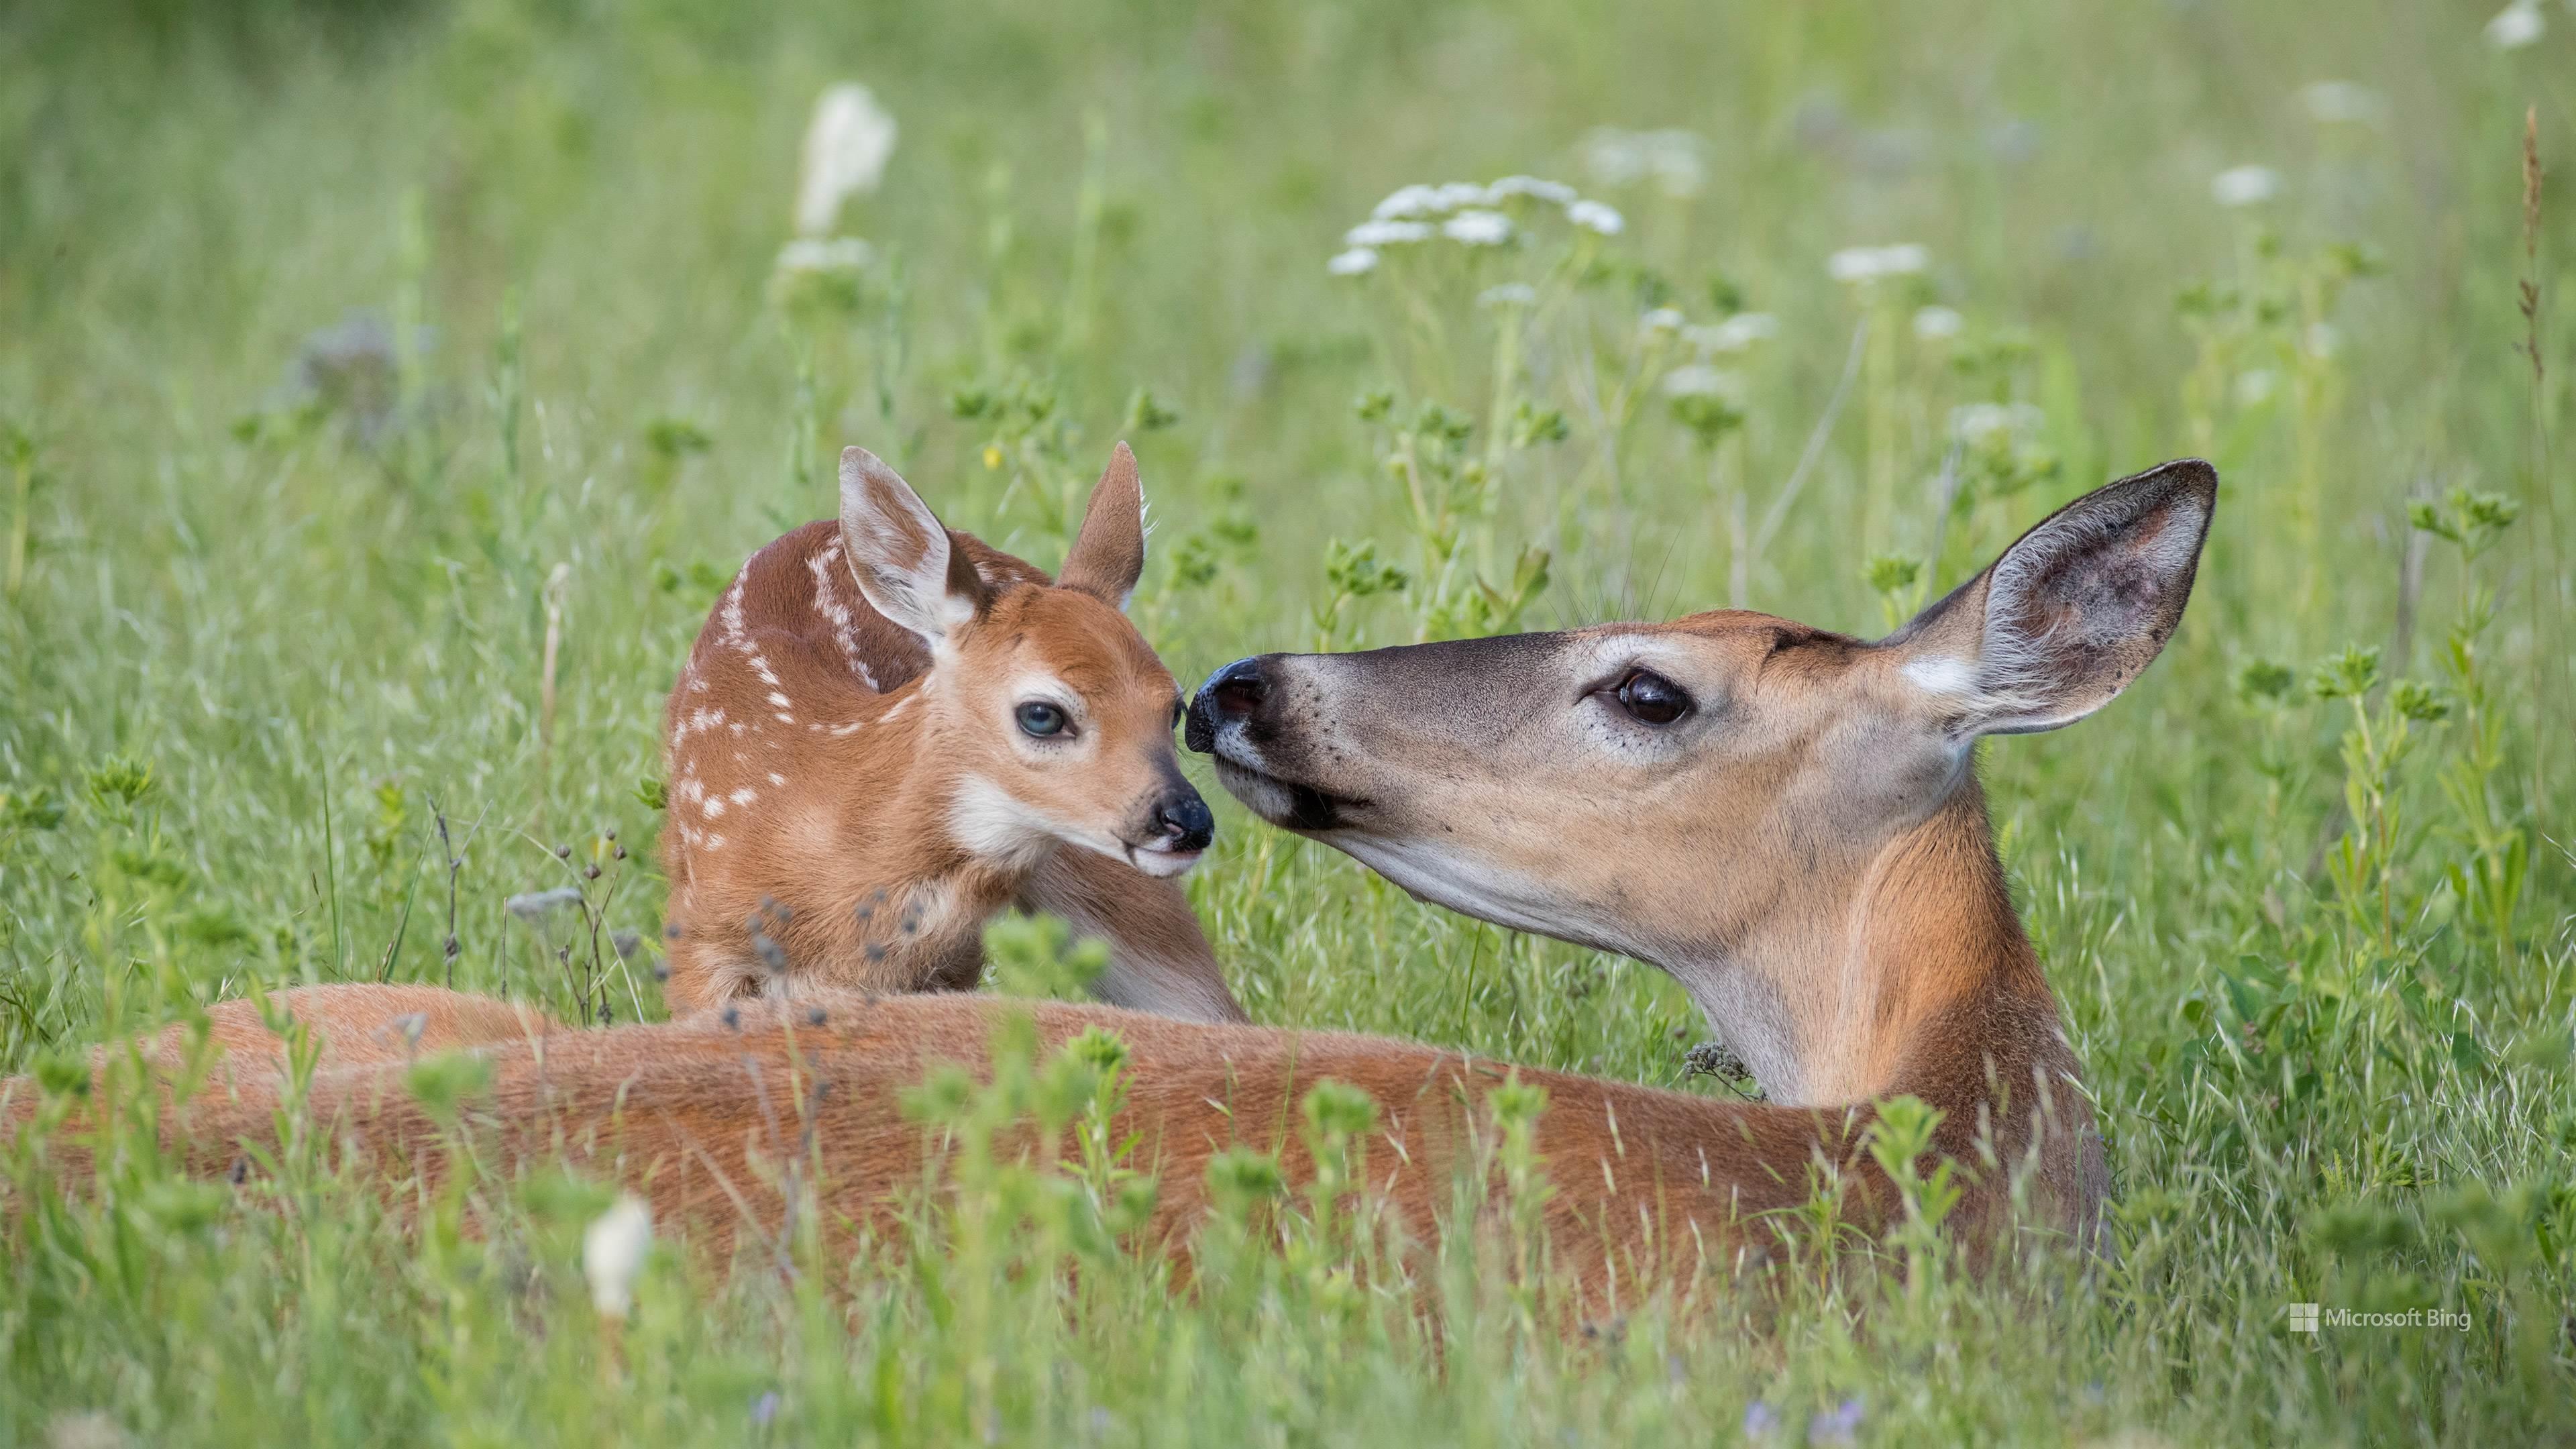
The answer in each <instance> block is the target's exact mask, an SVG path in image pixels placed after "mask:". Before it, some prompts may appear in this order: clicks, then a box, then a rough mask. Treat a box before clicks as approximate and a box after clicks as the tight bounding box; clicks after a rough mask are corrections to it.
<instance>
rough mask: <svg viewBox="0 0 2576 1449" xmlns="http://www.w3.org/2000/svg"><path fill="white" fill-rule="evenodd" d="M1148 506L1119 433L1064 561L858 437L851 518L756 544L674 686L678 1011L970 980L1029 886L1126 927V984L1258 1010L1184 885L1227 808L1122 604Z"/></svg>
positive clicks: (1094, 922) (1103, 926) (1115, 927)
mask: <svg viewBox="0 0 2576 1449" xmlns="http://www.w3.org/2000/svg"><path fill="white" fill-rule="evenodd" d="M1143 508H1144V494H1143V492H1142V491H1141V489H1140V488H1139V486H1138V483H1137V478H1136V459H1135V455H1133V454H1132V453H1130V452H1128V450H1127V445H1126V444H1124V443H1121V444H1119V445H1118V446H1117V448H1116V450H1115V451H1114V452H1113V453H1112V454H1111V455H1110V459H1109V467H1108V471H1106V472H1104V473H1102V474H1101V476H1100V482H1099V484H1098V486H1096V487H1095V488H1094V489H1093V490H1092V495H1091V503H1090V506H1089V508H1088V510H1087V511H1086V512H1085V513H1084V515H1083V520H1082V529H1081V532H1080V533H1079V534H1078V535H1076V537H1075V538H1074V541H1073V546H1072V548H1071V549H1070V550H1069V551H1068V552H1067V553H1066V555H1065V560H1064V568H1063V570H1062V572H1061V573H1060V574H1059V575H1058V576H1057V577H1056V578H1055V579H1052V580H1050V579H1049V578H1048V577H1047V576H1046V575H1045V574H1044V573H1042V572H1040V571H1039V570H1038V569H1036V568H1034V567H1032V566H1030V565H1029V564H1027V563H1024V562H1022V561H1021V560H1019V559H1016V558H1013V557H1011V556H1010V555H1009V554H1006V553H1002V552H1000V551H999V550H996V549H993V548H990V547H987V546H986V545H985V544H984V543H982V542H981V541H979V540H978V539H976V538H974V537H973V536H971V535H969V534H964V533H958V532H955V531H952V530H950V529H947V528H944V527H942V526H941V525H940V522H939V520H938V519H937V518H936V517H934V516H932V514H931V512H930V510H929V508H928V507H926V506H925V505H924V504H923V503H922V501H921V498H920V496H919V495H918V494H916V493H914V492H913V490H912V488H911V486H910V485H909V484H907V483H905V482H904V481H903V479H902V478H900V477H898V476H897V475H896V474H895V471H894V470H893V469H891V468H889V467H887V466H886V465H885V464H884V463H882V462H880V461H879V460H878V459H877V457H876V455H874V454H872V453H870V452H868V451H867V450H866V449H864V448H850V449H846V450H844V451H843V452H842V454H841V516H840V518H839V519H838V520H837V521H831V520H826V521H822V522H816V523H809V524H807V525H805V526H804V527H802V528H799V529H797V530H795V531H794V532H792V533H789V534H788V535H786V536H785V537H783V538H781V539H779V540H778V541H777V542H775V543H772V544H770V545H769V546H768V547H767V548H764V549H762V550H761V551H760V552H758V553H756V554H754V555H752V558H751V561H750V562H749V563H746V564H745V565H743V569H742V573H741V574H740V576H738V577H737V578H735V580H734V581H733V586H732V587H731V588H729V589H727V590H726V591H725V593H724V596H723V598H722V599H721V600H719V601H718V602H717V604H716V606H715V610H714V612H713V613H712V614H711V615H710V616H709V617H708V619H707V623H706V627H705V629H704V630H703V631H701V632H700V633H699V635H698V641H697V645H696V647H695V648H694V649H692V650H691V651H690V653H689V661H688V664H687V666H686V667H684V668H683V669H682V670H681V671H680V677H679V682H678V683H677V684H676V685H675V686H674V687H673V688H672V690H671V696H670V704H669V707H668V710H667V715H666V719H665V727H664V739H665V745H666V754H667V757H668V766H669V780H670V783H669V786H668V807H669V812H670V813H669V819H668V821H667V823H666V825H665V827H664V829H663V831H662V858H663V864H664V868H665V870H666V872H667V874H668V875H669V877H670V883H671V900H670V907H669V911H668V920H669V926H668V928H667V934H668V935H669V936H670V947H671V956H670V978H669V981H668V982H667V983H666V985H665V988H664V990H665V992H666V994H667V995H668V997H669V1000H670V1004H671V1009H672V1012H673V1014H674V1015H678V1014H682V1013H686V1012H689V1011H693V1010H698V1009H702V1008H705V1007H708V1006H713V1005H717V1004H721V1003H723V1002H725V1001H729V1000H732V999H734V998H737V997H742V996H749V995H756V994H761V993H770V994H793V993H799V992H805V991H811V990H815V989H821V988H833V987H840V988H857V989H864V990H872V991H920V990H929V989H936V988H952V989H953V988H964V987H971V986H973V985H974V984H975V982H976V979H977V978H978V976H979V975H980V974H981V972H982V968H983V952H982V939H983V928H984V924H985V922H986V921H987V920H988V919H990V918H991V917H992V915H993V914H994V913H995V912H997V911H999V910H1002V909H1003V908H1005V907H1008V906H1012V905H1018V906H1023V907H1026V908H1028V909H1031V910H1042V911H1050V912H1053V913H1055V914H1057V915H1060V916H1062V917H1064V918H1065V919H1066V920H1068V921H1069V922H1071V923H1072V924H1073V925H1074V926H1075V928H1076V929H1078V930H1080V931H1082V932H1084V933H1085V934H1089V935H1095V936H1099V937H1102V938H1105V940H1106V941H1107V944H1108V945H1109V948H1110V964H1109V969H1108V971H1107V973H1106V975H1105V976H1104V977H1103V978H1102V980H1101V982H1100V992H1101V995H1102V996H1103V997H1105V998H1106V999H1108V1000H1109V1001H1111V1002H1114V1003H1117V1004H1119V1005H1122V1006H1132V1007H1138V1008H1141V1009H1144V1010H1149V1011H1157V1012H1162V1013H1164V1014H1167V1015H1172V1016H1179V1017H1185V1018H1190V1019H1194V1020H1204V1021H1240V1020H1242V1019H1243V1012H1242V1009H1241V1008H1240V1007H1238V1006H1237V1005H1236V1004H1235V1000H1234V997H1233V995H1232V994H1231V993H1230V992H1228V991H1227V990H1226V986H1225V981H1224V978H1223V977H1222V976H1220V975H1219V974H1218V971H1217V967H1216V958H1215V955H1214V954H1213V953H1212V952H1211V951H1210V950H1209V949H1208V945H1207V941H1206V938H1205V937H1204V936H1203V935H1202V934H1201V933H1200V931H1199V923H1198V918H1197V917H1196V916H1195V915H1194V914H1192V913H1191V911H1190V907H1189V902H1188V900H1187V899H1186V898H1185V897H1184V896H1183V895H1182V893H1181V888H1180V885H1179V883H1178V882H1177V881H1175V880H1173V879H1171V877H1174V876H1177V875H1179V874H1180V873H1181V872H1182V871H1184V870H1187V869H1188V868H1189V867H1190V865H1191V864H1192V863H1193V862H1195V861H1196V860H1197V859H1198V858H1199V854H1200V852H1201V851H1202V850H1204V849H1205V848H1206V846H1207V844H1208V842H1209V839H1210V835H1211V832H1212V831H1213V830H1214V828H1215V822H1214V819H1213V817H1212V816H1210V814H1209V813H1208V807H1207V802H1206V801H1204V800H1202V799H1200V798H1199V795H1198V792H1197V791H1196V790H1194V789H1192V788H1191V787H1190V783H1189V781H1188V780H1187V779H1185V778H1184V777H1183V776H1182V774H1181V770H1180V764H1179V761H1178V759H1177V758H1176V756H1175V753H1174V749H1173V744H1172V730H1173V727H1174V725H1175V724H1176V723H1177V721H1178V719H1179V715H1180V712H1181V701H1180V692H1179V690H1178V689H1177V688H1175V687H1174V685H1173V683H1172V677H1171V675H1170V674H1169V673H1167V672H1165V670H1164V668H1163V666H1162V663H1161V661H1159V660H1157V659H1156V658H1155V657H1154V651H1153V650H1152V649H1151V648H1150V647H1149V646H1147V644H1146V643H1145V640H1144V638H1143V637H1142V636H1141V635H1139V634H1138V633H1137V632H1136V629H1135V626H1133V625H1132V624H1130V623H1128V622H1127V619H1126V618H1125V616H1124V615H1123V614H1121V613H1120V610H1122V609H1123V608H1125V607H1126V603H1127V597H1128V595H1129V594H1130V593H1131V592H1132V591H1133V590H1134V589H1135V587H1136V578H1137V575H1138V573H1139V572H1140V571H1142V570H1143V568H1144V566H1145V535H1144V524H1143V517H1142V514H1143Z"/></svg>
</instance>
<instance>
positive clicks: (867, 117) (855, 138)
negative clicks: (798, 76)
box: [778, 81, 895, 273]
mask: <svg viewBox="0 0 2576 1449" xmlns="http://www.w3.org/2000/svg"><path fill="white" fill-rule="evenodd" d="M894 140H895V123H894V117H892V116H890V115H888V114H886V111H885V108H884V107H883V106H880V105H878V104H877V98H876V96H875V94H874V93H872V92H871V91H869V89H868V88H867V87H866V86H863V85H860V84H858V83H857V82H855V81H845V82H843V83H841V84H839V85H835V86H831V87H829V88H827V89H825V90H824V92H823V95H822V98H821V99H819V100H817V101H816V102H815V103H814V118H813V120H812V121H810V122H808V123H807V125H806V127H805V150H804V157H803V163H802V165H801V166H800V167H799V168H798V173H797V182H796V239H795V240H794V241H791V242H789V243H788V244H787V245H786V246H785V247H783V248H781V249H780V251H779V253H778V270H779V271H781V272H783V273H810V272H855V271H858V270H860V269H862V268H864V267H866V266H867V264H868V263H869V262H870V261H871V260H873V259H874V257H875V252H874V251H872V250H871V249H870V248H869V246H868V244H867V243H866V242H864V241H861V240H860V239H858V238H857V237H854V236H833V235H831V234H830V233H831V232H832V229H833V228H834V227H835V226H836V225H837V224H838V223H839V221H840V218H841V208H842V207H844V206H846V205H848V204H849V200H850V198H851V197H853V196H864V195H866V194H867V193H869V192H871V191H874V190H876V189H877V184H878V183H879V182H881V181H883V180H884V179H885V168H886V161H887V160H888V158H890V157H892V156H893V155H894Z"/></svg>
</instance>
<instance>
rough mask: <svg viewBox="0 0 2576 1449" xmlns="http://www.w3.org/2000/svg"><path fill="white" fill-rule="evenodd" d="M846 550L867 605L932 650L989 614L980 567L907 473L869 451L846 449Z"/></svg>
mask: <svg viewBox="0 0 2576 1449" xmlns="http://www.w3.org/2000/svg"><path fill="white" fill-rule="evenodd" d="M841 552H842V553H843V555H845V556H846V557H847V558H848V559H849V561H850V576H851V577H852V578H854V579H856V580H857V581H858V585H859V592H860V593H861V594H863V595H865V596H866V597H867V601H868V607H870V608H872V609H874V610H876V611H877V612H878V613H880V614H883V615H885V616H886V617H887V618H888V619H891V620H893V621H894V622H895V623H897V624H900V625H902V626H903V627H904V628H906V629H909V630H911V631H912V632H913V633H915V634H918V635H920V636H921V637H922V638H924V639H926V640H928V641H930V643H931V644H933V645H938V644H940V643H943V642H945V641H946V639H947V638H948V635H949V632H950V631H951V630H954V629H956V628H958V627H959V626H961V625H964V624H967V623H971V622H973V620H974V618H975V616H976V615H978V614H980V613H982V612H983V609H984V603H985V590H984V583H983V579H982V578H981V577H980V576H979V575H978V574H977V573H976V572H975V566H974V565H973V564H971V563H969V562H968V561H967V560H966V558H965V557H964V556H963V555H960V554H956V553H954V552H953V551H952V550H951V549H950V548H949V546H948V530H947V529H946V528H944V527H942V526H941V525H940V522H939V519H938V517H937V516H936V515H934V514H933V513H932V512H931V511H930V506H929V505H928V504H925V503H923V502H922V501H921V495H920V494H918V493H915V492H913V491H912V485H911V484H909V483H906V482H904V481H903V478H902V475H900V474H898V473H896V472H895V471H894V470H893V469H892V468H889V467H887V466H886V465H885V460H884V459H882V458H879V457H878V456H877V455H876V454H874V453H871V452H869V451H868V450H867V449H865V448H843V449H842V450H841Z"/></svg>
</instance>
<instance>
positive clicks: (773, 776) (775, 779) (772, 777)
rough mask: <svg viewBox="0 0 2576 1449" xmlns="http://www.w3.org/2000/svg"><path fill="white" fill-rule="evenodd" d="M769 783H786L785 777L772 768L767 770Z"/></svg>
mask: <svg viewBox="0 0 2576 1449" xmlns="http://www.w3.org/2000/svg"><path fill="white" fill-rule="evenodd" d="M769 783H771V784H773V785H784V784H786V783H787V777H786V776H785V775H782V774H780V773H778V772H777V771H776V770H772V771H770V772H769Z"/></svg>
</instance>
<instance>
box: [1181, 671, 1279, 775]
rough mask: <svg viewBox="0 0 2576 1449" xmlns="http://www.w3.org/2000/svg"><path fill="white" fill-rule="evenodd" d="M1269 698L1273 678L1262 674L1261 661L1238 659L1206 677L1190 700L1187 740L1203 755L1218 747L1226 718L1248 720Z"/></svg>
mask: <svg viewBox="0 0 2576 1449" xmlns="http://www.w3.org/2000/svg"><path fill="white" fill-rule="evenodd" d="M1269 697H1270V681H1268V680H1267V679H1264V678H1262V676H1261V661H1260V660H1258V659H1238V660H1236V661H1234V662H1233V663H1232V664H1229V665H1227V666H1226V667H1224V668H1223V669H1220V670H1218V671H1217V672H1216V673H1214V674H1211V675H1209V676H1208V677H1207V683H1205V684H1202V685H1200V686H1199V692H1198V694H1197V695H1196V696H1195V697H1194V698H1192V699H1191V700H1190V718H1189V729H1188V732H1187V740H1188V743H1189V747H1190V748H1191V749H1193V750H1196V751H1198V752H1199V753H1200V754H1202V755H1204V754H1206V753H1208V752H1209V751H1210V750H1213V749H1214V748H1216V727H1217V725H1218V724H1219V723H1221V722H1223V721H1227V720H1243V719H1249V718H1251V716H1252V712H1253V711H1254V710H1257V709H1259V708H1260V707H1261V702H1262V701H1263V700H1266V699H1268V698H1269Z"/></svg>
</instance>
